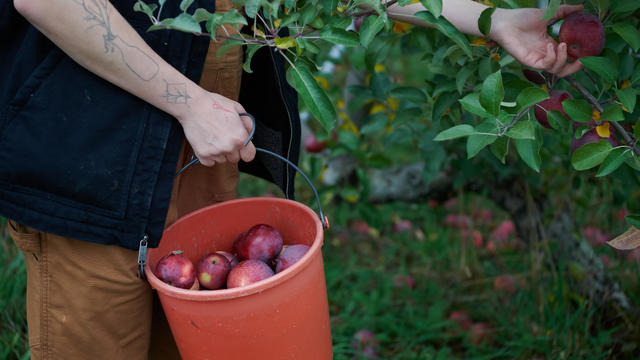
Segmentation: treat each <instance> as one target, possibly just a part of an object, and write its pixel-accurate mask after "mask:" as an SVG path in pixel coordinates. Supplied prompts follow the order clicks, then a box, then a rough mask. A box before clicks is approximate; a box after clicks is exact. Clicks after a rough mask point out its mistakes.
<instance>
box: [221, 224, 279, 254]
mask: <svg viewBox="0 0 640 360" xmlns="http://www.w3.org/2000/svg"><path fill="white" fill-rule="evenodd" d="M282 244H283V241H282V235H280V233H279V232H278V230H276V229H275V228H273V227H272V226H270V225H267V224H257V225H254V226H253V227H251V229H249V230H247V232H246V234H244V236H239V237H238V238H237V239H236V240H235V241H234V242H233V252H235V253H236V254H237V255H238V257H239V258H240V260H247V259H254V260H260V261H263V262H265V263H268V262H269V261H270V260H272V259H274V258H275V257H276V256H278V254H279V253H280V251H281V250H282Z"/></svg>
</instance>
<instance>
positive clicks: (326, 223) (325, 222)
mask: <svg viewBox="0 0 640 360" xmlns="http://www.w3.org/2000/svg"><path fill="white" fill-rule="evenodd" d="M238 115H239V116H248V117H249V118H251V121H253V127H252V129H251V133H250V134H249V138H248V139H247V141H245V142H244V146H247V145H249V143H250V142H251V139H253V135H254V134H255V132H256V118H255V117H253V115H251V114H249V113H239V114H238ZM256 151H259V152H263V153H266V154H269V155H271V156H274V157H277V158H278V159H280V160H282V161H284V162H286V163H287V164H288V165H289V166H291V167H292V168H294V169H295V170H296V171H297V172H298V173H300V175H302V177H303V178H304V179H305V180H306V181H307V183H308V184H309V186H310V187H311V190H313V194H314V196H315V197H316V203H317V204H318V216H319V217H320V222H321V223H322V228H323V229H324V230H328V229H329V218H327V217H326V216H325V215H324V212H323V211H322V204H321V203H320V196H319V195H318V191H317V190H316V187H315V186H313V183H312V182H311V180H310V179H309V177H308V176H307V174H305V173H304V171H302V170H300V168H299V167H297V166H296V164H294V163H293V162H291V161H290V160H289V159H287V158H285V157H283V156H281V155H279V154H276V153H274V152H272V151H269V150H266V149H263V148H259V147H256ZM199 162H200V160H199V159H198V158H196V157H195V154H194V155H192V157H191V161H189V163H188V164H187V165H185V166H184V167H183V168H182V169H180V171H178V172H177V173H176V177H177V176H179V175H180V174H182V172H183V171H185V170H186V169H187V168H188V167H189V166H191V165H195V164H197V163H199Z"/></svg>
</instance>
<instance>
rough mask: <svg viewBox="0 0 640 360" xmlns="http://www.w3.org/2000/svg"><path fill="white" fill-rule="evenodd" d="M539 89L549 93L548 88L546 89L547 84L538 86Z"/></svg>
mask: <svg viewBox="0 0 640 360" xmlns="http://www.w3.org/2000/svg"><path fill="white" fill-rule="evenodd" d="M540 89H542V90H544V91H549V88H548V87H547V84H542V85H540Z"/></svg>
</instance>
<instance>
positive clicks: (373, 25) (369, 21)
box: [360, 15, 384, 47]
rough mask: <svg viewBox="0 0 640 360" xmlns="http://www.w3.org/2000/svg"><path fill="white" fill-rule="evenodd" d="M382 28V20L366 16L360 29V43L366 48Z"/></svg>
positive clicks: (373, 16) (377, 17)
mask: <svg viewBox="0 0 640 360" xmlns="http://www.w3.org/2000/svg"><path fill="white" fill-rule="evenodd" d="M383 28H384V20H383V19H382V18H381V17H379V16H375V15H371V16H367V17H366V18H365V19H364V21H363V22H362V26H361V27H360V43H361V44H362V46H364V47H367V46H369V44H370V43H371V41H372V40H373V39H374V38H375V37H376V35H377V34H378V33H379V32H380V30H382V29H383Z"/></svg>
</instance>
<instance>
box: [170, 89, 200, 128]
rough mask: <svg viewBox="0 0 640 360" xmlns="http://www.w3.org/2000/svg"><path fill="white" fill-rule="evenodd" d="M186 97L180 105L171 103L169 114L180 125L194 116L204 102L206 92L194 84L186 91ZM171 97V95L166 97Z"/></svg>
mask: <svg viewBox="0 0 640 360" xmlns="http://www.w3.org/2000/svg"><path fill="white" fill-rule="evenodd" d="M186 91H187V92H186V95H185V96H184V97H183V99H184V101H182V102H180V103H172V104H171V110H170V114H171V115H172V116H173V117H175V118H176V119H177V120H178V122H179V123H180V124H182V125H184V124H185V122H187V121H189V119H193V118H194V114H195V113H196V112H197V109H199V108H201V107H202V104H204V103H205V102H206V99H207V93H208V92H207V91H205V90H204V89H203V88H201V87H200V86H198V85H196V84H193V83H192V84H191V88H189V89H186ZM168 96H171V95H168Z"/></svg>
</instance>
